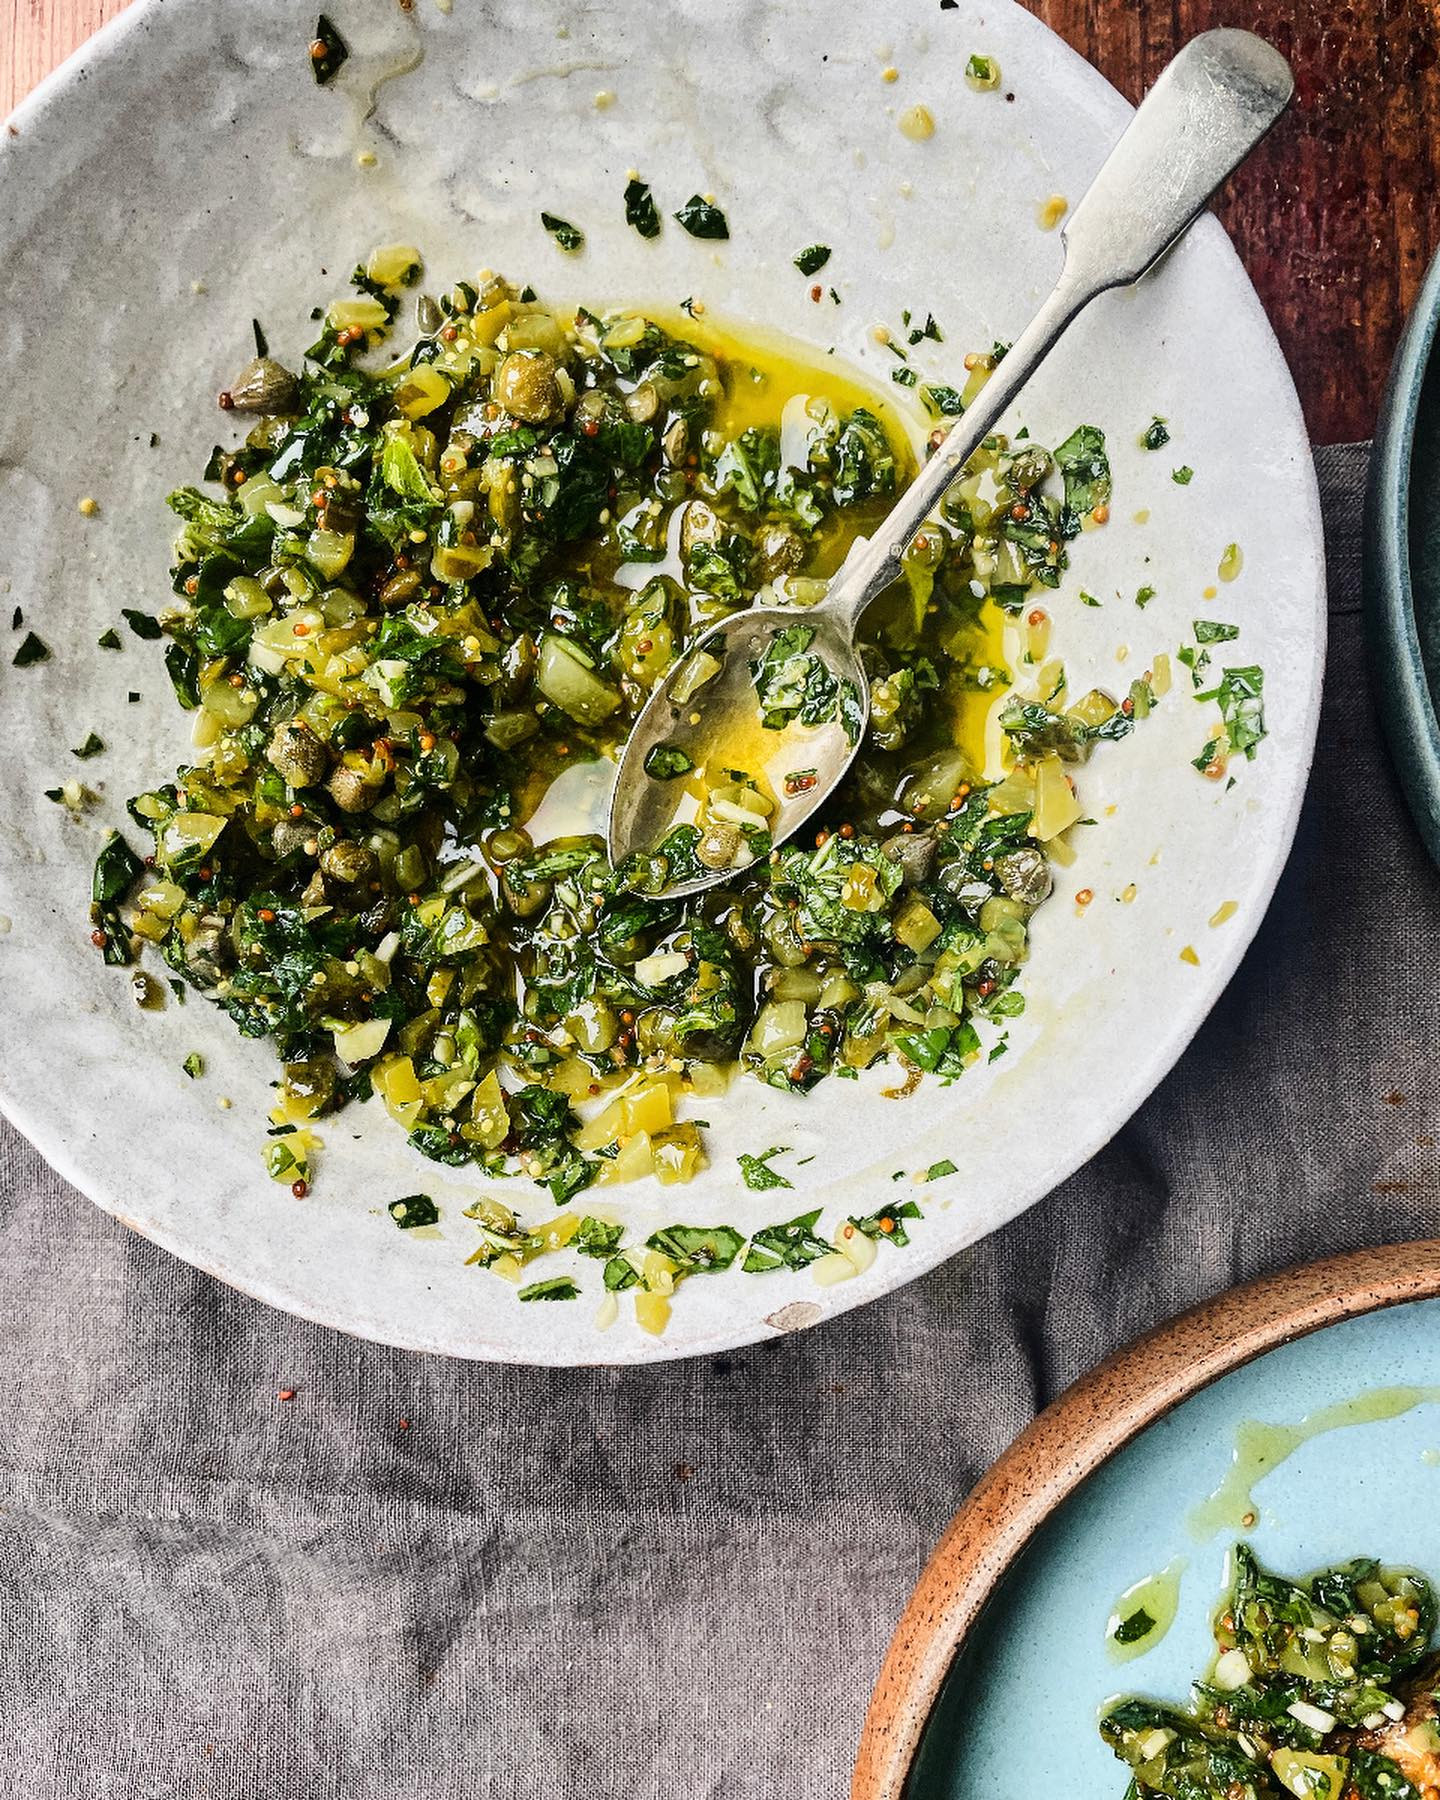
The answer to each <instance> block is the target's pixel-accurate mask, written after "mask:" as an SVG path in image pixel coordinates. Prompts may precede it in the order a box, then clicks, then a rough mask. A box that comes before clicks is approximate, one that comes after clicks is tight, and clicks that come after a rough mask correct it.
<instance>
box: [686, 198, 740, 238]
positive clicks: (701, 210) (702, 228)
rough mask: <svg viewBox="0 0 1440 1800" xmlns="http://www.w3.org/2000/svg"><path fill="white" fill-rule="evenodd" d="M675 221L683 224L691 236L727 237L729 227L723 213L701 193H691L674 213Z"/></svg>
mask: <svg viewBox="0 0 1440 1800" xmlns="http://www.w3.org/2000/svg"><path fill="white" fill-rule="evenodd" d="M675 220H676V223H677V224H679V225H683V226H684V228H685V230H686V231H688V232H689V233H690V235H691V237H693V238H713V239H719V238H728V237H729V235H730V227H729V225H728V224H727V223H726V222H725V215H724V213H723V212H721V210H720V208H719V207H718V206H716V205H715V203H714V202H713V201H712V200H707V199H705V197H704V196H703V195H702V194H692V195H691V196H690V198H689V199H688V200H687V201H686V202H685V204H684V205H683V206H682V207H681V208H680V210H679V212H677V213H676V214H675Z"/></svg>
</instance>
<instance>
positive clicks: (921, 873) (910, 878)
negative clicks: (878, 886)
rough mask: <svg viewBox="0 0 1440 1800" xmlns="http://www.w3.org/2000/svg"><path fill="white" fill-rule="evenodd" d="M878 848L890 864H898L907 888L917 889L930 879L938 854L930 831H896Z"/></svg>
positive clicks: (933, 835) (934, 839) (937, 848)
mask: <svg viewBox="0 0 1440 1800" xmlns="http://www.w3.org/2000/svg"><path fill="white" fill-rule="evenodd" d="M880 848H881V849H882V850H883V851H884V853H885V855H886V856H888V857H889V858H890V860H891V862H896V863H899V865H900V872H901V878H902V879H903V881H904V883H905V885H906V886H907V887H919V885H920V883H921V882H922V881H928V880H929V879H930V875H931V872H932V871H933V870H934V867H935V858H936V856H937V854H938V853H939V844H938V843H937V842H936V838H935V834H934V833H933V832H930V831H912V832H907V831H897V832H896V833H895V835H894V837H889V838H886V840H885V842H884V843H883V844H882V845H881V846H880Z"/></svg>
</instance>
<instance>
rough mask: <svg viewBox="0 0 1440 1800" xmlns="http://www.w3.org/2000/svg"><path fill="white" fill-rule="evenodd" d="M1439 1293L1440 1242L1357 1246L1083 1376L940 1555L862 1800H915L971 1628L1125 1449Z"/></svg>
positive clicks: (1214, 1308)
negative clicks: (1254, 1367) (1272, 1367)
mask: <svg viewBox="0 0 1440 1800" xmlns="http://www.w3.org/2000/svg"><path fill="white" fill-rule="evenodd" d="M1437 1297H1440V1239H1436V1238H1430V1239H1422V1240H1418V1241H1416V1242H1413V1243H1407V1244H1386V1245H1375V1246H1373V1247H1370V1248H1367V1249H1362V1250H1352V1251H1347V1252H1345V1253H1344V1254H1343V1255H1339V1256H1332V1257H1327V1258H1326V1259H1325V1260H1323V1261H1321V1262H1314V1263H1305V1264H1300V1265H1298V1266H1296V1267H1293V1268H1288V1269H1285V1270H1282V1271H1281V1272H1280V1273H1278V1274H1274V1275H1266V1276H1263V1277H1261V1278H1260V1279H1259V1280H1256V1281H1252V1282H1248V1283H1246V1284H1244V1285H1243V1286H1241V1287H1236V1288H1231V1289H1229V1290H1228V1291H1227V1292H1225V1293H1223V1294H1221V1295H1220V1296H1219V1297H1218V1298H1215V1299H1212V1300H1207V1301H1204V1302H1202V1303H1201V1304H1200V1305H1198V1306H1195V1307H1192V1308H1190V1309H1189V1310H1188V1311H1186V1312H1183V1313H1180V1314H1179V1315H1178V1316H1177V1317H1175V1318H1173V1319H1170V1320H1168V1321H1167V1322H1166V1323H1164V1324H1162V1325H1158V1326H1155V1327H1154V1328H1153V1329H1152V1330H1150V1331H1147V1332H1146V1333H1145V1334H1144V1335H1143V1336H1142V1337H1139V1338H1136V1339H1135V1340H1134V1341H1133V1342H1131V1343H1129V1344H1127V1345H1125V1346H1124V1347H1123V1348H1122V1349H1120V1350H1117V1351H1115V1352H1114V1353H1113V1354H1111V1355H1110V1356H1108V1357H1106V1359H1105V1360H1104V1361H1103V1362H1102V1363H1099V1364H1098V1365H1097V1366H1096V1367H1095V1368H1094V1369H1092V1370H1091V1371H1090V1372H1089V1373H1088V1374H1086V1375H1082V1376H1081V1377H1080V1379H1079V1380H1078V1381H1076V1382H1075V1383H1073V1384H1072V1386H1070V1387H1069V1388H1067V1389H1066V1390H1065V1392H1064V1393H1063V1394H1061V1395H1060V1397H1059V1398H1058V1399H1056V1400H1054V1401H1053V1402H1052V1403H1051V1404H1050V1405H1049V1406H1048V1407H1047V1408H1046V1409H1045V1411H1044V1412H1042V1413H1041V1414H1040V1415H1039V1417H1038V1418H1036V1419H1035V1420H1034V1421H1033V1422H1032V1423H1031V1424H1030V1425H1028V1426H1027V1427H1026V1429H1025V1430H1024V1431H1022V1432H1021V1433H1020V1435H1019V1437H1017V1438H1016V1439H1015V1441H1014V1442H1013V1443H1012V1444H1011V1446H1010V1448H1009V1449H1008V1450H1006V1451H1005V1452H1004V1454H1003V1455H1002V1456H1001V1457H1000V1458H999V1460H998V1461H997V1462H995V1463H994V1464H992V1465H991V1467H990V1469H989V1470H988V1471H987V1472H986V1473H985V1474H984V1475H982V1476H981V1478H980V1480H979V1481H978V1482H977V1483H976V1484H975V1486H974V1487H973V1488H972V1489H971V1490H970V1493H969V1494H968V1496H967V1497H966V1499H965V1502H964V1504H963V1505H962V1506H961V1508H960V1510H959V1512H957V1513H956V1515H955V1517H954V1519H952V1520H951V1522H950V1524H949V1526H948V1527H947V1528H946V1531H945V1534H944V1536H943V1537H942V1538H941V1539H940V1542H939V1544H938V1545H937V1546H936V1548H935V1551H934V1553H933V1554H932V1556H931V1558H930V1560H929V1562H928V1563H927V1564H926V1566H925V1570H924V1573H923V1574H922V1575H921V1577H920V1580H919V1582H918V1583H917V1585H916V1587H915V1590H914V1592H913V1593H912V1594H911V1596H910V1599H909V1601H908V1603H907V1604H906V1607H905V1611H904V1612H903V1613H902V1615H901V1617H900V1622H899V1624H898V1625H897V1626H896V1627H895V1633H894V1636H893V1637H892V1638H891V1641H890V1646H889V1649H888V1650H887V1652H886V1655H885V1660H884V1663H883V1664H882V1665H881V1669H880V1674H879V1676H878V1678H877V1680H876V1683H875V1687H874V1689H873V1691H872V1693H871V1696H870V1704H869V1706H868V1708H867V1710H866V1714H865V1722H864V1725H863V1727H862V1729H861V1737H860V1748H859V1753H858V1755H857V1758H856V1763H855V1770H854V1774H853V1776H852V1778H851V1787H850V1796H851V1800H902V1796H903V1795H904V1794H905V1792H906V1788H907V1784H908V1782H909V1779H910V1774H911V1771H912V1769H913V1767H914V1763H915V1759H916V1754H917V1752H918V1750H919V1748H920V1744H921V1740H922V1738H923V1736H924V1732H925V1727H926V1725H927V1723H928V1722H929V1719H930V1715H931V1712H932V1710H933V1709H934V1706H935V1703H936V1701H937V1699H938V1698H939V1694H940V1689H941V1686H942V1684H943V1682H944V1680H945V1678H946V1676H947V1675H948V1673H949V1671H950V1668H951V1665H952V1664H953V1662H954V1660H955V1657H956V1655H957V1654H958V1652H959V1650H960V1648H961V1646H962V1645H963V1643H964V1641H965V1638H966V1636H967V1634H968V1633H969V1631H970V1630H971V1628H972V1627H973V1626H974V1625H975V1623H976V1621H977V1620H978V1619H979V1617H980V1614H981V1612H982V1611H983V1609H984V1607H985V1605H986V1603H987V1602H988V1601H989V1599H990V1597H991V1595H992V1594H994V1593H995V1591H996V1590H997V1588H998V1587H999V1585H1000V1583H1001V1582H1002V1581H1003V1580H1004V1579H1005V1577H1006V1576H1007V1575H1008V1573H1009V1572H1010V1570H1011V1568H1012V1567H1013V1566H1014V1564H1015V1563H1016V1561H1017V1560H1018V1558H1019V1557H1020V1555H1021V1553H1022V1551H1024V1550H1025V1548H1026V1546H1027V1545H1028V1544H1029V1543H1030V1542H1031V1540H1032V1539H1033V1538H1034V1536H1035V1535H1036V1533H1037V1532H1038V1531H1039V1530H1040V1528H1041V1526H1042V1525H1044V1524H1045V1522H1046V1521H1047V1520H1048V1519H1049V1518H1050V1517H1051V1515H1052V1514H1053V1513H1054V1512H1055V1511H1056V1510H1057V1509H1058V1508H1059V1507H1060V1505H1061V1504H1062V1503H1063V1502H1064V1501H1065V1500H1067V1499H1068V1498H1069V1497H1070V1495H1071V1494H1073V1493H1074V1492H1075V1491H1076V1489H1077V1488H1079V1487H1080V1486H1081V1485H1082V1484H1083V1483H1084V1482H1086V1481H1087V1480H1089V1478H1090V1477H1091V1476H1092V1475H1094V1474H1095V1473H1096V1472H1097V1471H1098V1470H1099V1469H1100V1468H1102V1467H1103V1466H1104V1465H1105V1464H1106V1463H1107V1462H1108V1461H1109V1460H1110V1458H1111V1457H1113V1456H1114V1455H1115V1454H1116V1453H1117V1452H1118V1451H1120V1450H1122V1449H1123V1448H1124V1447H1125V1446H1126V1445H1127V1444H1129V1443H1131V1442H1132V1441H1133V1440H1134V1439H1135V1438H1137V1437H1138V1436H1139V1435H1140V1434H1141V1433H1142V1432H1143V1431H1145V1430H1147V1429H1148V1428H1149V1427H1150V1426H1151V1425H1153V1424H1155V1423H1156V1422H1157V1421H1158V1420H1160V1419H1162V1418H1164V1417H1165V1416H1166V1415H1167V1414H1168V1413H1170V1412H1172V1411H1173V1410H1174V1409H1175V1408H1176V1407H1177V1406H1179V1405H1180V1404H1181V1403H1182V1402H1183V1401H1186V1400H1188V1399H1190V1398H1191V1397H1192V1396H1193V1395H1195V1394H1197V1393H1199V1392H1201V1391H1202V1389H1204V1388H1207V1387H1210V1386H1212V1385H1213V1384H1214V1383H1215V1382H1217V1381H1219V1380H1220V1379H1221V1378H1222V1377H1223V1376H1226V1375H1229V1374H1231V1373H1233V1371H1234V1370H1236V1369H1239V1368H1243V1367H1244V1366H1245V1365H1246V1364H1247V1363H1251V1362H1254V1361H1255V1360H1256V1359H1257V1358H1258V1357H1261V1356H1263V1355H1265V1354H1266V1353H1267V1352H1268V1351H1270V1350H1274V1349H1278V1348H1279V1347H1280V1346H1281V1345H1282V1344H1288V1343H1291V1342H1293V1341H1294V1340H1296V1339H1297V1338H1302V1337H1308V1336H1310V1335H1311V1334H1312V1333H1314V1332H1317V1331H1323V1330H1324V1329H1325V1328H1326V1327H1327V1326H1330V1325H1336V1324H1339V1323H1340V1322H1341V1321H1342V1320H1345V1319H1353V1318H1359V1317H1362V1316H1364V1315H1365V1314H1368V1313H1375V1312H1381V1311H1384V1310H1385V1309H1387V1308H1389V1307H1392V1306H1403V1305H1405V1304H1406V1303H1407V1302H1410V1301H1414V1300H1432V1299H1436V1298H1437Z"/></svg>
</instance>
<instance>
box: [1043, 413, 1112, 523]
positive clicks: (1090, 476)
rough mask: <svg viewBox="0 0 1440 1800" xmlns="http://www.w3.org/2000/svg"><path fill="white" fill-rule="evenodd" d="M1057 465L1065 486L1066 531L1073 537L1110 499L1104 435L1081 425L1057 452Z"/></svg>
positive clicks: (1108, 468)
mask: <svg viewBox="0 0 1440 1800" xmlns="http://www.w3.org/2000/svg"><path fill="white" fill-rule="evenodd" d="M1055 463H1056V467H1057V468H1058V469H1059V470H1060V473H1061V475H1062V477H1063V478H1064V482H1065V513H1066V515H1067V516H1066V519H1065V521H1064V530H1065V533H1066V536H1068V537H1073V536H1074V535H1075V533H1076V532H1077V531H1079V529H1080V521H1081V520H1082V519H1083V518H1084V517H1085V516H1086V515H1087V514H1089V513H1093V512H1094V510H1095V508H1096V507H1097V506H1104V505H1105V504H1106V502H1107V501H1108V500H1109V498H1110V459H1109V457H1108V456H1107V455H1106V454H1105V433H1104V432H1103V431H1101V430H1100V428H1099V427H1098V426H1096V425H1081V426H1079V427H1078V428H1077V429H1076V430H1075V431H1073V432H1071V434H1070V436H1069V437H1068V438H1066V440H1065V442H1064V443H1063V444H1058V445H1057V446H1056V448H1055Z"/></svg>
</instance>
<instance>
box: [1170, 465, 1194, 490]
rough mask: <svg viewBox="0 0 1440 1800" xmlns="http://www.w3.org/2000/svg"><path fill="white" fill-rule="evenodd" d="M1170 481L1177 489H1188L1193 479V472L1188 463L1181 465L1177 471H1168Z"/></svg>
mask: <svg viewBox="0 0 1440 1800" xmlns="http://www.w3.org/2000/svg"><path fill="white" fill-rule="evenodd" d="M1170 479H1171V480H1172V481H1173V482H1174V483H1175V485H1176V486H1177V487H1189V485H1190V483H1191V482H1192V481H1193V480H1194V479H1195V471H1194V470H1193V469H1192V468H1191V467H1190V465H1189V463H1181V465H1180V467H1179V468H1178V469H1172V470H1171V471H1170Z"/></svg>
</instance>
